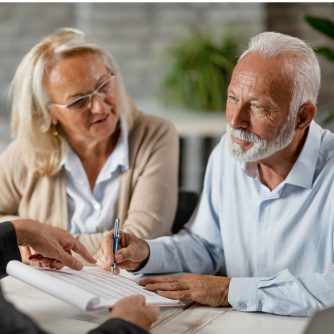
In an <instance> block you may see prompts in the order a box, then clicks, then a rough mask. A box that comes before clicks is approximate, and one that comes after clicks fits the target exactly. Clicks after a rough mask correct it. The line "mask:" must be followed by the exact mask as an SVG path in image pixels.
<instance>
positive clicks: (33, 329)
mask: <svg viewBox="0 0 334 334" xmlns="http://www.w3.org/2000/svg"><path fill="white" fill-rule="evenodd" d="M0 314H1V316H0V333H1V334H13V333H15V334H46V332H44V331H43V330H41V329H40V328H39V327H38V326H37V325H36V324H35V323H34V322H33V321H32V320H31V319H29V318H28V317H27V316H25V315H24V314H23V313H21V312H19V311H18V310H17V309H16V308H15V307H14V306H13V305H12V304H10V303H8V302H7V301H6V300H5V299H4V297H3V294H2V291H1V288H0Z"/></svg>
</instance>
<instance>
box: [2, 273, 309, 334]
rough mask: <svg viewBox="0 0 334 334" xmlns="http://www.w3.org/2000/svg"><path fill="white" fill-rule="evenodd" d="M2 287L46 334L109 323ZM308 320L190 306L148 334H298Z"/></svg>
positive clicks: (7, 281)
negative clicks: (47, 333)
mask: <svg viewBox="0 0 334 334" xmlns="http://www.w3.org/2000/svg"><path fill="white" fill-rule="evenodd" d="M1 286H2V289H3V291H4V293H5V295H6V298H7V300H9V301H11V302H12V303H14V304H15V306H16V307H17V308H18V309H19V310H21V311H22V312H24V313H25V314H27V315H29V316H30V317H31V318H33V319H34V320H35V321H36V322H37V323H38V324H39V325H40V326H41V327H42V328H44V329H45V330H47V331H48V332H49V333H59V334H60V333H61V334H80V333H86V332H87V331H88V330H90V329H92V328H94V327H96V326H97V325H99V324H101V323H103V322H104V321H105V320H107V319H108V312H107V311H98V312H84V311H81V310H80V309H78V308H75V307H73V306H71V305H69V304H66V303H64V302H62V301H60V300H59V299H57V298H55V297H52V296H50V295H48V294H46V293H44V292H42V291H40V290H37V289H35V288H33V287H31V286H29V285H27V284H25V283H23V282H20V281H18V280H16V279H15V278H13V277H6V278H4V279H2V280H1ZM307 320H308V319H307V318H293V317H285V316H276V315H270V314H262V313H244V312H237V311H234V310H232V309H230V308H223V307H218V308H211V307H207V306H202V305H197V304H193V305H191V306H190V307H188V308H180V307H169V308H162V309H161V314H160V317H159V319H158V320H157V321H156V322H155V323H154V325H153V328H152V330H151V333H154V334H158V333H159V334H164V333H166V334H170V333H187V334H190V333H198V334H204V333H210V334H215V333H217V334H218V333H219V334H237V333H240V334H241V333H256V334H262V333H263V334H268V333H270V334H276V333H277V334H281V333H284V334H301V333H303V330H304V328H305V325H306V323H307Z"/></svg>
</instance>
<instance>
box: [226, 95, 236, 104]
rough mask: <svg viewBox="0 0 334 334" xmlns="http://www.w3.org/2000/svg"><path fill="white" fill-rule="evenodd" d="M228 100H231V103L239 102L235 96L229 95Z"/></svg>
mask: <svg viewBox="0 0 334 334" xmlns="http://www.w3.org/2000/svg"><path fill="white" fill-rule="evenodd" d="M228 99H229V101H231V102H237V98H236V97H235V96H233V95H229V96H228Z"/></svg>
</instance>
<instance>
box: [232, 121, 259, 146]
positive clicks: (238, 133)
mask: <svg viewBox="0 0 334 334" xmlns="http://www.w3.org/2000/svg"><path fill="white" fill-rule="evenodd" d="M226 132H227V134H228V135H230V136H233V137H235V138H237V139H240V140H244V141H248V142H250V143H258V142H262V141H263V140H262V138H260V137H258V136H256V135H255V134H253V133H250V132H248V131H246V130H240V129H233V128H232V127H231V126H230V125H228V124H227V125H226Z"/></svg>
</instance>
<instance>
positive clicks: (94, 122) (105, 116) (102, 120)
mask: <svg viewBox="0 0 334 334" xmlns="http://www.w3.org/2000/svg"><path fill="white" fill-rule="evenodd" d="M109 115H110V114H106V115H104V116H103V117H100V118H99V119H97V120H96V121H93V122H92V123H91V124H92V125H93V124H99V123H103V122H105V121H106V120H107V119H108V117H109Z"/></svg>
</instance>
